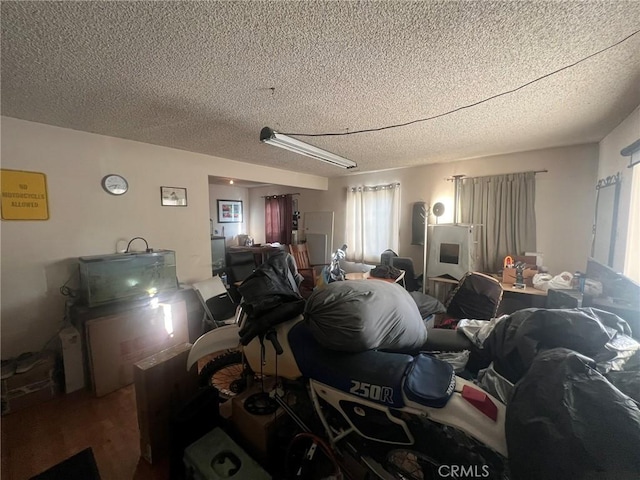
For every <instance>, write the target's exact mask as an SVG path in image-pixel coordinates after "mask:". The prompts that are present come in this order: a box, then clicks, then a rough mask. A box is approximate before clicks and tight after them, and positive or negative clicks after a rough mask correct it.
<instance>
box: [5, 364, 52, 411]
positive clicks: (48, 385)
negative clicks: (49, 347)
mask: <svg viewBox="0 0 640 480" xmlns="http://www.w3.org/2000/svg"><path fill="white" fill-rule="evenodd" d="M55 367H56V357H55V354H54V353H53V352H49V351H47V352H44V353H43V356H42V359H41V361H40V363H38V364H37V365H35V366H34V367H33V368H32V369H31V370H29V371H28V372H24V373H16V374H15V375H12V376H11V377H9V378H6V379H4V380H2V388H1V396H2V414H3V415H4V414H6V413H11V412H15V411H16V410H21V409H23V408H27V407H31V406H33V405H37V404H39V403H42V402H45V401H47V400H50V399H52V398H54V397H55V396H56V395H57V393H58V385H57V384H56V381H55Z"/></svg>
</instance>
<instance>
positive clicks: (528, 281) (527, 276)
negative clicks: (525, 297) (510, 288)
mask: <svg viewBox="0 0 640 480" xmlns="http://www.w3.org/2000/svg"><path fill="white" fill-rule="evenodd" d="M536 273H538V270H534V269H533V268H525V269H524V272H523V273H522V277H523V279H524V283H525V285H526V286H528V287H532V286H533V276H534V275H535V274H536ZM502 283H508V284H513V283H516V269H515V268H505V269H504V270H502Z"/></svg>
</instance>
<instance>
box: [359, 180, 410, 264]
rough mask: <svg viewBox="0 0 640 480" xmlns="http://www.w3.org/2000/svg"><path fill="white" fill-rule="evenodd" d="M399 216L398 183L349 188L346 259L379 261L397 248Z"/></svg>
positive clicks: (365, 261)
mask: <svg viewBox="0 0 640 480" xmlns="http://www.w3.org/2000/svg"><path fill="white" fill-rule="evenodd" d="M399 218H400V184H399V183H393V184H389V185H377V186H373V187H369V186H360V187H352V188H349V189H348V191H347V228H346V232H347V258H348V259H349V260H352V261H356V262H363V263H373V264H377V263H379V262H380V254H381V253H382V252H384V251H385V250H387V249H391V250H394V251H398V237H399V231H400V224H399V221H400V220H399Z"/></svg>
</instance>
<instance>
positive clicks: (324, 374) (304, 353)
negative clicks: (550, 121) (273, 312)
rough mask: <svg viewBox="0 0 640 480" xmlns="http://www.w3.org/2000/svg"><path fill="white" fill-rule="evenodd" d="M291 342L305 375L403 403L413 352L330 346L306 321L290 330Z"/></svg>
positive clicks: (356, 392) (386, 401) (387, 402)
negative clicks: (322, 343) (320, 340)
mask: <svg viewBox="0 0 640 480" xmlns="http://www.w3.org/2000/svg"><path fill="white" fill-rule="evenodd" d="M289 345H291V349H292V350H293V355H294V357H295V359H296V363H297V364H298V368H299V369H300V372H301V373H302V374H303V375H304V376H305V377H308V378H312V379H314V380H317V381H318V382H321V383H324V384H325V385H329V386H331V387H334V388H337V389H338V390H342V391H344V392H347V393H351V394H354V395H359V396H361V397H364V398H366V399H368V400H370V401H372V402H375V403H379V404H382V405H386V406H388V407H394V408H401V407H403V406H404V400H403V396H402V380H403V378H404V374H405V372H406V371H407V368H408V367H409V365H411V363H412V362H413V357H412V356H411V355H405V354H402V353H389V352H380V351H376V350H367V351H365V352H358V353H353V352H342V351H337V350H329V349H326V348H324V347H322V345H320V344H319V343H318V341H317V340H316V339H315V337H314V336H313V333H312V332H311V330H310V329H309V327H307V326H306V325H305V324H304V322H300V323H298V324H297V325H295V326H294V327H293V328H292V329H291V331H290V332H289Z"/></svg>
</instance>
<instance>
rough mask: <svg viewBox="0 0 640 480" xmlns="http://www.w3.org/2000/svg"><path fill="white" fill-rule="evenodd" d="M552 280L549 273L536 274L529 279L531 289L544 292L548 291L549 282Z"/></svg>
mask: <svg viewBox="0 0 640 480" xmlns="http://www.w3.org/2000/svg"><path fill="white" fill-rule="evenodd" d="M552 278H553V276H552V275H550V274H549V273H536V274H535V275H534V276H533V278H532V279H531V282H532V283H533V288H537V289H538V290H544V291H545V292H546V291H547V290H548V289H549V280H551V279H552Z"/></svg>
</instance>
